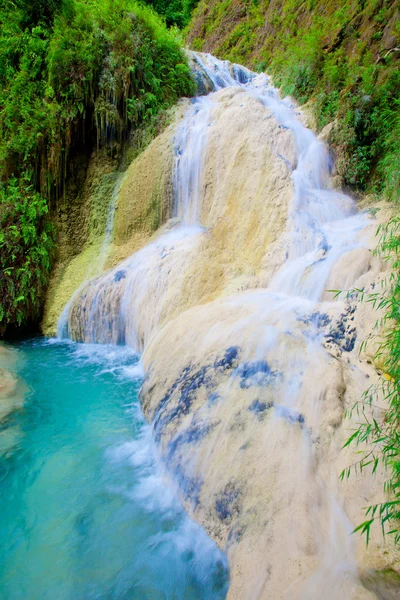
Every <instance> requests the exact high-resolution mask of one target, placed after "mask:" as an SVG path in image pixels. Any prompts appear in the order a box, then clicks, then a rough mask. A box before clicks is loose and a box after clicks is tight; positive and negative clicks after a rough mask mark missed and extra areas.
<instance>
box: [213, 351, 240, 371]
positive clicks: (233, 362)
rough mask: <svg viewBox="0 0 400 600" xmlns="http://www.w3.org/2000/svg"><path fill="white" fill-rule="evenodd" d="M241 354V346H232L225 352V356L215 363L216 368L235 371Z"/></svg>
mask: <svg viewBox="0 0 400 600" xmlns="http://www.w3.org/2000/svg"><path fill="white" fill-rule="evenodd" d="M239 352H240V348H239V346H231V347H230V348H228V349H227V350H226V351H225V354H224V356H223V357H222V358H220V359H217V360H216V361H215V362H214V368H215V369H222V370H223V371H226V370H227V369H233V368H234V367H236V366H237V359H238V356H239Z"/></svg>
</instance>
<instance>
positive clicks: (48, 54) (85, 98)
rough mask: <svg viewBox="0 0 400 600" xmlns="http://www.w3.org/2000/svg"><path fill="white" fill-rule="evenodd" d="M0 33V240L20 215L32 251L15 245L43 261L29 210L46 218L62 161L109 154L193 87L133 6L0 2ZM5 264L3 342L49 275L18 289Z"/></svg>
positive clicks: (175, 45) (156, 21)
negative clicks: (102, 151)
mask: <svg viewBox="0 0 400 600" xmlns="http://www.w3.org/2000/svg"><path fill="white" fill-rule="evenodd" d="M0 26H1V30H0V182H2V185H3V188H2V190H3V191H2V194H3V200H2V204H1V211H2V212H1V215H0V216H1V230H0V235H1V236H3V238H2V239H8V236H9V231H8V228H9V227H10V223H11V224H12V226H14V225H15V226H16V227H17V228H18V227H20V226H22V223H23V222H24V215H23V213H24V211H26V215H25V216H26V218H27V219H28V221H29V222H30V226H31V227H36V228H37V231H36V233H37V235H36V241H35V242H34V241H33V239H34V237H35V236H34V235H33V233H32V236H31V237H26V236H25V235H22V234H21V236H20V237H19V238H18V243H19V244H21V249H22V251H23V250H24V248H25V251H26V253H27V255H29V256H31V254H32V252H33V250H32V248H33V246H34V245H35V244H37V247H36V250H40V249H41V250H42V251H43V253H42V255H43V256H44V255H45V253H46V252H48V250H49V248H48V247H47V240H45V238H44V237H43V231H44V230H43V224H42V221H41V219H39V218H38V219H37V220H36V221H35V220H34V219H33V217H32V215H31V213H30V210H31V208H30V205H31V203H33V204H34V205H35V207H36V210H37V211H39V212H40V216H41V217H42V216H43V215H44V212H43V211H44V210H45V207H46V210H49V214H51V213H52V212H53V211H54V210H56V208H57V203H58V199H59V197H60V196H61V195H62V194H63V193H64V190H65V179H66V178H67V177H72V176H73V173H71V172H70V171H69V161H70V158H71V157H73V156H74V155H75V156H76V155H79V156H80V155H82V156H83V155H85V154H86V155H88V154H90V152H91V150H92V147H93V144H96V143H97V145H98V146H102V147H105V148H109V149H110V152H112V153H113V154H116V153H117V154H118V153H119V152H120V148H121V146H122V145H123V143H124V141H125V140H126V139H127V137H128V135H129V133H130V132H131V131H133V130H136V129H138V128H140V127H142V126H143V125H146V123H148V122H150V121H151V120H154V118H155V116H156V115H157V114H158V112H159V111H163V110H165V109H167V108H168V107H169V106H171V105H172V104H173V103H174V102H176V100H177V99H178V98H179V97H180V96H183V95H191V93H192V92H193V85H194V84H193V82H192V78H191V75H190V70H189V67H188V64H187V59H186V57H185V55H184V53H183V52H182V50H181V47H180V40H179V39H178V38H177V37H176V35H175V33H174V32H173V31H168V30H167V29H166V26H165V24H164V23H163V21H162V20H161V19H160V17H158V16H157V14H156V13H155V12H154V11H153V10H151V9H150V8H148V7H146V6H144V5H143V4H141V3H139V2H135V1H134V0H114V1H111V0H64V1H61V0H52V1H50V2H47V1H44V0H35V1H34V2H27V1H26V0H16V2H12V1H11V0H5V2H3V3H2V4H1V6H0ZM6 197H7V198H8V200H7V202H6V200H5V198H6ZM39 198H41V199H42V200H41V201H39ZM29 199H31V200H29ZM13 203H14V204H15V206H18V211H19V212H18V215H19V217H18V219H19V220H17V222H16V223H14V221H12V219H15V218H16V216H15V215H14V213H13V212H12V205H13ZM39 212H38V213H37V214H38V215H39ZM35 223H36V225H35ZM46 235H47V234H46ZM17 254H18V253H17ZM39 254H40V252H39ZM12 256H14V254H10V256H7V257H6V258H7V260H6V263H4V264H2V268H3V269H4V268H5V267H7V273H5V271H4V270H3V271H1V272H0V277H3V278H4V277H7V278H8V279H7V281H8V282H9V285H8V287H7V297H6V298H2V304H4V305H5V306H6V308H5V309H4V310H3V311H2V313H1V314H0V330H1V331H3V332H4V330H5V329H6V328H7V327H8V326H10V325H12V324H16V325H20V324H23V323H24V322H25V321H26V320H27V319H28V318H32V317H34V316H35V315H37V305H38V304H37V303H38V302H39V297H40V296H41V290H40V289H39V288H41V289H42V290H43V288H44V286H45V284H46V277H47V272H48V268H49V267H48V265H47V263H46V261H44V260H43V261H39V260H38V261H37V263H36V266H35V269H36V271H37V277H36V275H35V276H32V277H27V278H25V279H24V277H22V271H20V270H19V271H18V270H17V269H14V268H13V265H12V264H10V263H9V260H8V259H10V258H12ZM16 256H17V255H16ZM35 256H36V255H35ZM32 261H33V258H32ZM32 264H33V263H32ZM24 268H25V267H24ZM18 269H20V267H19V266H18ZM36 271H35V273H36ZM17 273H20V274H21V279H20V280H18V281H17V280H15V281H14V278H15V277H17ZM35 277H36V278H35ZM22 280H23V281H24V284H23V285H24V286H25V287H26V289H25V287H24V290H25V291H24V292H23V293H20V289H19V288H20V284H21V282H22ZM30 282H31V283H32V289H31V290H30V289H29V285H30V284H31V283H30ZM13 294H14V295H13ZM22 295H23V296H24V299H25V300H24V301H23V300H21V296H22ZM33 297H34V298H35V300H33ZM28 299H29V300H28Z"/></svg>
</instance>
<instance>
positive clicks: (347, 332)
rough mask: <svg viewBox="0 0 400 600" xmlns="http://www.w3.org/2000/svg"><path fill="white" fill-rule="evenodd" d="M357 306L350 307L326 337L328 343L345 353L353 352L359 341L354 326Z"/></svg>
mask: <svg viewBox="0 0 400 600" xmlns="http://www.w3.org/2000/svg"><path fill="white" fill-rule="evenodd" d="M355 311H356V306H355V305H348V306H347V308H346V310H345V312H344V313H342V315H341V318H340V321H338V322H337V323H336V324H335V325H334V326H333V327H332V328H331V329H330V331H329V333H328V334H327V335H326V342H328V343H329V342H330V343H335V344H337V345H338V346H339V347H340V348H341V349H342V350H344V351H345V352H351V351H352V350H353V349H354V346H355V343H356V340H357V331H356V328H355V327H354V325H353V324H352V323H353V321H354V316H353V315H354V313H355Z"/></svg>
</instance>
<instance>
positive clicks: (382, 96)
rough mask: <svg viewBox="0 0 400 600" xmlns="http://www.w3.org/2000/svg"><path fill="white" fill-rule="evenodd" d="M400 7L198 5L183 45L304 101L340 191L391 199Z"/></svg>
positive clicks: (256, 2) (377, 0) (398, 134)
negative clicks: (331, 153)
mask: <svg viewBox="0 0 400 600" xmlns="http://www.w3.org/2000/svg"><path fill="white" fill-rule="evenodd" d="M398 4H399V3H398V0H352V1H351V2H348V1H347V0H339V1H338V0H335V1H333V0H330V1H328V2H327V1H326V0H307V1H304V0H211V2H210V1H208V0H207V1H206V0H202V1H201V2H200V4H199V6H198V8H197V9H196V10H195V12H194V16H193V21H192V24H191V26H190V30H189V36H188V39H189V43H190V44H191V45H192V46H194V47H195V48H196V49H203V50H207V51H213V52H214V53H215V54H216V55H217V56H219V57H220V58H227V59H229V60H232V61H233V62H239V63H242V64H245V65H247V66H250V67H252V68H254V69H256V70H267V71H268V72H269V73H270V74H272V75H273V76H274V82H275V84H276V85H278V86H279V87H282V91H283V93H284V94H291V95H293V96H295V97H296V98H297V99H298V101H299V102H300V103H304V102H307V101H309V102H310V104H311V106H312V108H313V112H314V114H315V115H316V118H317V124H318V127H319V128H322V127H324V126H325V125H326V124H327V123H329V122H330V121H333V120H335V127H334V129H333V131H332V133H331V139H330V142H331V144H332V145H333V147H334V148H335V150H336V152H337V167H338V170H339V172H340V174H341V175H342V176H343V179H344V182H345V184H347V185H348V186H352V187H354V188H359V189H362V190H365V189H373V190H376V191H382V190H384V191H385V192H386V193H387V195H388V196H390V197H392V198H394V197H396V196H398V194H399V189H400V165H399V161H398V160H396V157H398V153H399V150H400V148H399V144H400V142H399V140H400V130H399V126H400V124H399V120H398V119H397V118H396V117H397V115H398V112H399V90H400V70H399V68H398V66H399V58H400V49H399V46H400V20H399V18H398Z"/></svg>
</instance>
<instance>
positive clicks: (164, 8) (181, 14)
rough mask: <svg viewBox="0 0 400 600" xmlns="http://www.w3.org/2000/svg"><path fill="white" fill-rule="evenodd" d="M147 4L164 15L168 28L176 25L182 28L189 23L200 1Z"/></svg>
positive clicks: (155, 0)
mask: <svg viewBox="0 0 400 600" xmlns="http://www.w3.org/2000/svg"><path fill="white" fill-rule="evenodd" d="M145 2H146V4H150V5H151V6H153V8H154V9H155V10H156V11H157V12H158V13H159V14H160V15H163V17H164V18H165V22H166V25H167V27H171V25H176V26H177V27H180V28H182V27H185V25H187V24H188V23H189V20H190V16H191V14H192V10H193V9H194V7H195V6H196V5H197V3H198V0H145Z"/></svg>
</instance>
